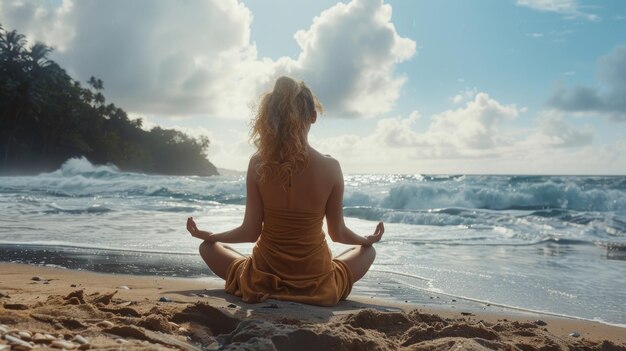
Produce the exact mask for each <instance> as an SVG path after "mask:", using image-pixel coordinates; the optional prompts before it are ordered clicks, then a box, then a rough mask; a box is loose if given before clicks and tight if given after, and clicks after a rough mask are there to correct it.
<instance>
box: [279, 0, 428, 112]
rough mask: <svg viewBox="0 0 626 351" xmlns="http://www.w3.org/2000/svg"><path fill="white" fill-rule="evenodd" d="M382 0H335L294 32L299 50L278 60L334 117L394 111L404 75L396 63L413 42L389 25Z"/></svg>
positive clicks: (412, 51) (387, 10) (388, 13)
mask: <svg viewBox="0 0 626 351" xmlns="http://www.w3.org/2000/svg"><path fill="white" fill-rule="evenodd" d="M391 12H392V10H391V6H390V5H387V4H383V2H382V1H381V0H353V1H351V2H350V3H348V4H343V3H338V4H337V5H335V6H333V7H331V8H330V9H328V10H326V11H324V12H322V13H321V14H320V16H318V17H315V18H314V19H313V24H312V25H311V27H310V28H309V29H308V30H301V31H298V32H297V33H296V34H295V38H296V41H297V42H298V45H299V46H300V48H301V49H302V52H301V53H300V55H299V56H298V58H297V59H296V60H292V59H289V58H284V59H282V60H279V62H278V66H279V67H278V70H279V72H283V71H284V72H286V73H288V74H292V75H294V76H297V77H302V78H303V79H304V80H306V81H307V83H308V84H309V85H310V86H311V87H312V89H313V90H314V91H315V92H316V93H317V94H318V95H319V97H320V99H321V101H322V103H323V104H324V105H325V107H327V108H328V109H329V110H330V111H331V112H332V114H333V115H335V114H336V115H338V116H342V117H350V116H355V115H369V116H371V115H377V114H380V113H383V112H388V111H389V110H391V109H392V107H393V104H394V102H395V101H396V100H397V99H398V97H399V95H400V88H401V87H402V86H403V84H404V83H405V81H406V77H404V76H399V75H396V74H394V68H395V65H396V64H398V63H400V62H403V61H405V60H408V59H410V58H411V57H412V56H413V55H414V54H415V51H416V45H415V42H414V41H412V40H410V39H407V38H402V37H400V36H399V35H398V33H397V32H396V29H395V27H394V25H393V23H391Z"/></svg>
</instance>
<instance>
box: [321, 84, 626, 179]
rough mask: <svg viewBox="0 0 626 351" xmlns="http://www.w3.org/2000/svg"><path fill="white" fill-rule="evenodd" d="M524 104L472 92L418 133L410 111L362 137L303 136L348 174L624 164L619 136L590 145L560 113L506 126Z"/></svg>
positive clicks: (537, 170)
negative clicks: (611, 141) (523, 126)
mask: <svg viewBox="0 0 626 351" xmlns="http://www.w3.org/2000/svg"><path fill="white" fill-rule="evenodd" d="M524 110H525V108H517V107H516V105H514V104H502V103H501V102H499V101H497V100H495V99H493V98H492V97H490V96H489V95H488V94H486V93H483V92H479V93H477V94H476V95H475V96H474V98H473V99H472V100H470V101H468V102H466V103H465V105H464V106H463V107H460V108H457V109H450V110H446V111H444V112H441V113H437V114H434V115H432V116H431V117H430V123H429V124H428V125H427V126H426V127H425V128H424V129H423V131H420V130H418V128H417V121H418V119H417V118H415V116H413V117H411V116H410V117H394V118H383V119H380V120H379V121H378V123H377V125H376V128H375V129H374V130H373V131H372V132H371V133H369V134H367V135H364V136H358V135H339V136H334V137H331V138H317V137H311V138H310V139H309V140H310V142H311V144H312V145H313V146H314V147H316V148H318V149H319V150H321V151H323V152H325V153H328V154H331V155H332V156H334V157H335V158H337V159H339V160H340V161H341V163H342V166H343V168H344V171H345V172H347V173H350V172H380V170H384V171H385V172H401V173H509V174H514V173H517V174H520V173H524V174H528V173H533V174H546V173H551V174H556V173H558V174H566V173H578V174H580V173H589V172H590V171H589V170H590V169H593V170H594V171H593V172H592V173H607V174H615V173H620V172H621V173H623V170H624V169H626V168H624V166H625V165H626V155H625V154H624V153H623V152H622V153H620V151H619V150H620V149H619V148H620V147H622V146H623V145H624V141H622V142H617V143H614V144H609V145H601V146H597V147H594V146H593V145H592V141H593V135H594V133H593V129H592V128H591V127H590V126H584V127H582V128H574V127H572V126H571V125H570V124H568V123H567V121H566V119H565V115H564V114H563V113H562V112H559V111H556V110H547V111H540V112H539V113H538V115H537V119H536V120H537V123H536V125H535V126H534V127H531V128H527V129H519V128H507V126H506V122H507V121H509V120H512V119H515V118H517V116H518V115H519V113H521V112H522V111H524ZM312 132H313V133H315V127H314V128H313V130H312ZM592 158H593V160H591V159H592ZM580 160H585V162H583V163H581V162H580ZM590 167H593V168H590Z"/></svg>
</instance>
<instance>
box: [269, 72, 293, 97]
mask: <svg viewBox="0 0 626 351" xmlns="http://www.w3.org/2000/svg"><path fill="white" fill-rule="evenodd" d="M274 93H275V94H278V95H279V96H281V97H283V98H288V99H290V100H291V99H293V98H295V97H296V96H297V95H298V94H299V93H300V84H299V83H298V82H296V80H295V79H293V78H290V77H287V76H282V77H280V78H278V79H276V84H274V91H273V92H272V94H274Z"/></svg>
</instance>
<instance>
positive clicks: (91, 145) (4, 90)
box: [0, 25, 217, 175]
mask: <svg viewBox="0 0 626 351" xmlns="http://www.w3.org/2000/svg"><path fill="white" fill-rule="evenodd" d="M51 51H52V49H51V48H50V47H48V46H46V45H45V44H43V43H35V44H33V45H31V46H28V45H27V42H26V39H25V37H24V36H23V35H22V34H19V33H17V32H16V31H14V30H13V31H7V30H5V29H3V28H2V26H1V25H0V172H1V173H6V172H13V173H15V172H17V173H25V172H26V173H31V172H40V171H50V170H54V169H56V168H58V167H59V166H60V165H61V164H62V163H63V162H64V161H65V160H67V159H68V158H71V157H78V156H85V157H87V159H89V160H90V161H91V162H92V163H96V164H107V163H112V164H115V165H116V166H117V167H118V168H120V169H122V170H129V171H137V172H146V173H158V174H172V175H214V174H217V169H216V168H215V166H214V165H213V164H212V163H210V162H209V161H208V160H207V150H208V148H209V140H208V138H206V137H201V138H192V137H190V136H188V135H186V134H184V133H182V132H180V131H176V130H170V129H162V128H159V127H155V128H153V129H152V130H150V131H145V130H143V129H142V128H141V126H142V121H141V120H140V119H139V120H129V119H128V115H127V114H126V112H125V111H124V110H122V109H121V108H119V107H117V106H115V105H114V104H111V103H109V104H107V102H106V99H105V97H104V95H103V94H102V90H103V89H104V83H103V82H102V80H100V79H97V78H94V77H91V78H90V79H89V81H88V82H87V83H88V87H86V88H85V87H82V86H81V84H80V83H79V82H77V81H75V80H73V79H72V77H70V76H69V75H68V74H67V73H66V72H65V70H64V69H63V68H61V67H60V66H59V65H58V64H57V63H56V62H54V61H52V60H50V59H48V55H49V54H50V52H51Z"/></svg>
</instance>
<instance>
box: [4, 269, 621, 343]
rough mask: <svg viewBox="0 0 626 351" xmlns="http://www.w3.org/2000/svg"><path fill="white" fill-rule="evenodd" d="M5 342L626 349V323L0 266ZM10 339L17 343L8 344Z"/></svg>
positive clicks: (195, 281)
mask: <svg viewBox="0 0 626 351" xmlns="http://www.w3.org/2000/svg"><path fill="white" fill-rule="evenodd" d="M0 336H1V338H0V339H1V340H0V351H4V350H9V349H11V350H27V349H38V348H44V347H55V348H65V349H120V348H121V349H130V350H134V349H138V350H153V349H180V350H202V349H208V350H217V349H224V350H239V349H249V350H275V349H276V350H291V349H298V350H325V349H327V350H398V349H400V350H450V349H464V350H524V351H525V350H569V349H576V350H624V351H626V328H621V327H616V326H610V325H605V324H601V323H597V322H591V321H584V320H577V319H568V318H559V317H554V316H547V315H540V314H531V313H523V312H519V311H514V310H507V309H503V308H500V307H496V306H488V305H481V304H478V303H471V302H463V301H459V302H458V303H457V302H455V303H453V304H445V305H444V304H439V305H438V304H429V305H422V304H409V303H397V302H393V301H388V300H382V299H374V298H371V297H368V296H353V295H351V296H350V298H349V299H348V300H347V301H342V302H341V303H340V304H338V305H337V306H335V307H332V308H328V307H318V306H310V305H304V304H298V303H292V302H282V301H275V300H268V301H266V302H264V303H260V304H246V303H243V302H241V300H239V299H238V298H237V297H235V296H231V295H228V294H225V293H224V292H223V282H222V281H220V280H217V279H208V278H207V279H189V278H184V279H183V278H164V277H151V276H135V275H120V274H100V273H92V272H85V271H76V270H67V269H59V268H50V267H40V266H33V265H23V264H6V263H0ZM9 345H11V346H9Z"/></svg>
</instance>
